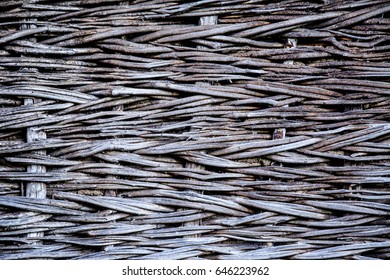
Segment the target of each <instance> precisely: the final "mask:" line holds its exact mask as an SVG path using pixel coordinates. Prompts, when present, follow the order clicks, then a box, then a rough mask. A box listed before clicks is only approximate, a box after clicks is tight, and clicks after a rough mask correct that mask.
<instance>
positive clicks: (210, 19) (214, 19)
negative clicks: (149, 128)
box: [184, 16, 218, 237]
mask: <svg viewBox="0 0 390 280" xmlns="http://www.w3.org/2000/svg"><path fill="white" fill-rule="evenodd" d="M217 23H218V16H204V17H201V18H200V19H199V25H215V24H217ZM197 49H199V50H205V49H207V47H204V46H197ZM196 84H198V85H201V84H204V83H200V82H198V83H196ZM197 130H198V129H197V128H193V127H191V131H197ZM185 167H186V168H189V169H198V170H203V169H204V166H202V165H198V164H196V163H193V162H187V163H186V165H185ZM200 224H201V221H200V220H198V221H193V222H186V223H184V225H190V226H198V225H200ZM196 236H197V235H194V236H192V237H196Z"/></svg>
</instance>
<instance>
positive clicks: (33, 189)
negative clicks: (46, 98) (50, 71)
mask: <svg viewBox="0 0 390 280" xmlns="http://www.w3.org/2000/svg"><path fill="white" fill-rule="evenodd" d="M29 3H30V0H24V2H23V4H24V5H26V4H29ZM26 20H27V21H30V22H31V21H34V19H29V18H27V19H26ZM31 28H36V25H35V24H31V23H22V24H21V26H20V29H21V30H24V29H31ZM30 41H32V42H34V41H36V40H34V39H30ZM22 71H26V72H37V71H38V70H37V69H36V68H24V69H22ZM39 102H41V100H39V99H34V98H26V99H24V105H32V104H35V103H39ZM42 139H46V133H45V132H44V131H40V130H39V128H36V127H29V128H27V131H26V140H27V143H32V142H36V141H39V140H42ZM34 153H35V154H41V155H45V154H46V151H44V150H41V151H36V152H34ZM27 172H28V173H45V172H46V167H45V166H43V165H37V164H31V165H29V166H27ZM25 196H26V197H31V198H46V184H45V183H41V182H29V183H27V184H26V186H25ZM42 236H43V232H35V233H29V234H27V237H42Z"/></svg>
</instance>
